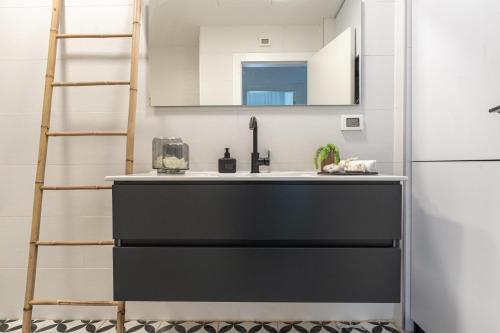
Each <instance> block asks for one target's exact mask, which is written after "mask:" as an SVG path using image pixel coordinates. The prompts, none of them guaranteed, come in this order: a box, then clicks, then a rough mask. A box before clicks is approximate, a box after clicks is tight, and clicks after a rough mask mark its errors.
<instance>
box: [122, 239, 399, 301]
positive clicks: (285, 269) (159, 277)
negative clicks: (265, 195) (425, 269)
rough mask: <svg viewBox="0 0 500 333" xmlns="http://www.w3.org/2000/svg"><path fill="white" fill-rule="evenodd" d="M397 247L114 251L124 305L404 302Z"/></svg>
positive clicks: (159, 248) (191, 248)
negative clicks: (141, 302)
mask: <svg viewBox="0 0 500 333" xmlns="http://www.w3.org/2000/svg"><path fill="white" fill-rule="evenodd" d="M400 256H401V252H400V249H398V248H282V247H279V248H272V247H269V248H260V247H259V248H255V247H130V248H127V247H115V248H114V250H113V265H114V267H113V279H114V283H113V285H114V298H115V300H123V301H125V300H126V301H194V302H366V303H398V302H399V300H400V268H401V267H400V266H401V264H400Z"/></svg>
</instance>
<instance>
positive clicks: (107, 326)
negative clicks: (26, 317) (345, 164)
mask: <svg viewBox="0 0 500 333" xmlns="http://www.w3.org/2000/svg"><path fill="white" fill-rule="evenodd" d="M21 323H22V322H21V320H0V333H20V332H21V329H22V324H21ZM31 332H33V333H115V332H116V321H115V320H101V321H99V320H34V321H33V323H32V325H31ZM401 332H402V331H400V330H399V329H398V328H396V326H395V325H394V324H392V323H390V322H380V321H369V322H358V321H355V322H352V321H340V322H334V321H311V322H307V321H306V322H302V321H294V322H258V321H256V322H248V321H247V322H231V321H222V322H204V321H199V322H195V321H171V322H159V321H143V320H130V321H127V322H126V323H125V333H401Z"/></svg>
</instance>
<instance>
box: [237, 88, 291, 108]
mask: <svg viewBox="0 0 500 333" xmlns="http://www.w3.org/2000/svg"><path fill="white" fill-rule="evenodd" d="M294 104H295V91H247V102H246V105H294Z"/></svg>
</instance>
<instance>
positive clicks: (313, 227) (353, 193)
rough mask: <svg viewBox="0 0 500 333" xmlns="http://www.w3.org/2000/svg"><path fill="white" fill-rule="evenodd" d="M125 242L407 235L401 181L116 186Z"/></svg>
mask: <svg viewBox="0 0 500 333" xmlns="http://www.w3.org/2000/svg"><path fill="white" fill-rule="evenodd" d="M113 236H114V238H115V239H121V240H136V241H140V240H151V241H155V240H156V241H158V240H162V241H172V242H173V243H175V242H177V243H182V242H184V241H185V242H186V243H189V241H201V240H203V241H204V242H206V243H207V244H213V243H217V242H220V244H223V243H224V242H231V241H236V242H237V241H247V242H248V241H250V242H251V241H256V242H257V241H325V242H328V241H335V240H341V241H349V240H398V239H401V185H400V184H399V183H389V184H387V183H375V184H370V183H365V184H357V183H356V184H352V183H351V184H346V183H344V182H340V183H333V182H325V183H320V184H317V183H283V182H281V183H269V182H261V183H255V182H252V183H248V182H245V183H241V184H238V183H235V182H231V183H229V184H228V183H223V184H212V183H208V184H207V183H206V182H205V183H200V184H194V183H184V184H178V183H168V184H164V183H163V184H141V185H135V184H133V185H127V184H118V185H114V186H113Z"/></svg>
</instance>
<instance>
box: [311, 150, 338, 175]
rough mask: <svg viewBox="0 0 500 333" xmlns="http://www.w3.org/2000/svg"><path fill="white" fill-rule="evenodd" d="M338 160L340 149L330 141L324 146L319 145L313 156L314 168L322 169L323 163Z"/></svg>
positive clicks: (332, 162) (334, 162)
mask: <svg viewBox="0 0 500 333" xmlns="http://www.w3.org/2000/svg"><path fill="white" fill-rule="evenodd" d="M339 162H340V151H339V149H338V147H337V146H335V145H334V144H332V143H329V144H327V145H326V146H323V147H319V148H318V149H317V150H316V155H315V156H314V166H315V167H316V169H319V168H320V167H321V169H320V171H323V168H324V167H325V165H329V164H338V163H339Z"/></svg>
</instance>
